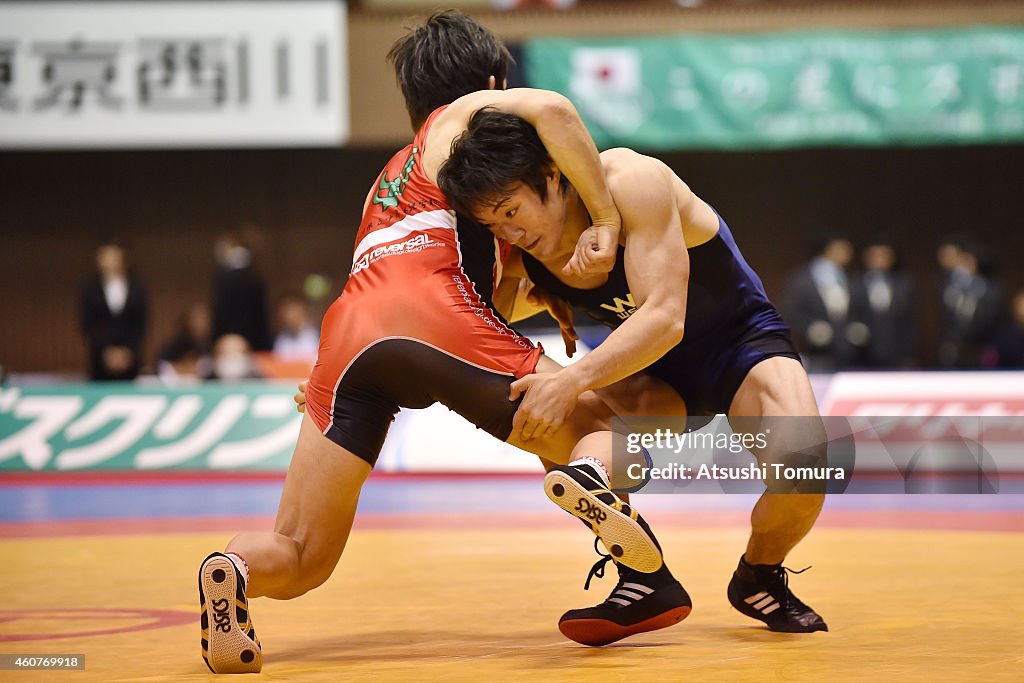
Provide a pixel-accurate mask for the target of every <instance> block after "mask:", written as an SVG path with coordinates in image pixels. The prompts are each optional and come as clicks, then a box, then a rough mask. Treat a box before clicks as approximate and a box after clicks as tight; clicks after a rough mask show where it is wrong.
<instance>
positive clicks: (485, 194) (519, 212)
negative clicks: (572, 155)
mask: <svg viewBox="0 0 1024 683" xmlns="http://www.w3.org/2000/svg"><path fill="white" fill-rule="evenodd" d="M437 181H438V186H439V187H440V188H441V191H442V192H444V194H445V196H446V197H447V198H448V201H449V202H450V203H451V205H452V208H454V209H455V210H456V211H457V212H459V213H461V214H463V215H466V216H472V217H473V218H475V219H476V220H477V222H479V223H480V224H481V225H483V226H484V227H486V228H488V229H489V230H490V231H491V232H493V233H494V234H495V235H497V236H498V237H500V238H502V239H504V240H506V241H507V242H509V243H511V244H514V245H515V246H517V247H519V248H520V249H523V250H524V251H527V252H529V253H530V254H532V255H534V256H536V257H537V258H540V259H544V258H549V257H553V256H555V255H557V254H559V253H561V252H562V251H564V250H565V246H566V245H565V244H563V242H568V244H569V245H570V247H571V246H573V245H575V238H573V239H571V240H568V239H563V238H564V237H566V236H565V234H564V233H565V225H566V219H567V217H568V211H569V205H570V202H571V201H574V199H575V197H576V194H575V190H573V188H572V187H571V186H570V185H569V183H568V181H567V180H566V179H565V176H563V175H562V174H561V172H560V171H559V170H558V167H556V166H555V164H554V163H553V162H552V161H551V158H550V157H549V156H548V152H547V150H546V149H545V148H544V144H543V143H542V142H541V140H540V138H539V137H538V135H537V131H536V130H534V128H533V126H531V125H530V124H529V123H527V122H526V121H525V120H523V119H521V118H519V117H518V116H514V115H512V114H504V113H501V112H497V111H495V110H493V109H486V108H485V109H481V110H480V111H478V112H476V113H475V114H473V116H472V118H470V120H469V125H468V126H467V127H466V131H465V132H464V133H463V134H462V135H460V136H459V137H458V138H457V139H456V140H455V142H454V143H453V144H452V150H451V154H450V155H449V157H448V161H447V162H446V163H445V164H444V165H443V166H442V167H441V169H440V171H439V172H438V177H437ZM569 252H570V253H571V248H570V249H569Z"/></svg>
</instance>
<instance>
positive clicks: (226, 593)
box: [199, 553, 263, 674]
mask: <svg viewBox="0 0 1024 683" xmlns="http://www.w3.org/2000/svg"><path fill="white" fill-rule="evenodd" d="M199 604H200V606H201V607H200V609H201V610H202V614H201V616H200V619H199V623H200V625H201V626H202V632H203V637H202V646H203V660H204V661H205V662H206V666H208V667H209V668H210V671H212V672H213V673H215V674H245V673H259V671H260V669H262V668H263V651H262V650H261V649H260V640H259V638H257V637H256V630H255V629H254V628H253V626H252V622H251V621H250V619H249V603H248V601H247V600H246V597H245V580H244V579H243V578H242V576H241V575H240V574H239V573H238V570H237V569H236V567H235V565H234V563H233V562H232V561H231V560H230V559H229V558H228V556H227V555H224V554H223V553H213V554H212V555H210V556H209V557H207V558H206V559H205V560H204V561H203V564H202V566H201V567H200V568H199ZM211 624H212V628H211Z"/></svg>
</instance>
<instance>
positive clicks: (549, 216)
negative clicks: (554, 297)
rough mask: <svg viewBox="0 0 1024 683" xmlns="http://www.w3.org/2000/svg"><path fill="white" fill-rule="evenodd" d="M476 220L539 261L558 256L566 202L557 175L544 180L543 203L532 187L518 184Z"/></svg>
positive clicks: (479, 209)
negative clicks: (545, 190) (544, 194)
mask: <svg viewBox="0 0 1024 683" xmlns="http://www.w3.org/2000/svg"><path fill="white" fill-rule="evenodd" d="M475 218H476V219H477V221H479V222H480V224H481V225H483V226H484V227H486V228H487V229H489V230H490V231H491V232H492V233H494V234H495V235H497V236H498V237H500V238H502V239H503V240H505V241H506V242H508V243H510V244H513V245H515V246H517V247H519V248H520V249H522V250H523V251H526V252H528V253H529V254H531V255H532V256H534V257H536V258H538V259H542V260H543V259H545V258H551V257H554V256H557V255H558V254H559V251H560V249H561V242H562V233H563V231H564V229H565V219H566V201H565V197H564V196H563V194H562V192H561V191H560V188H559V183H558V177H557V173H556V174H555V175H553V176H551V177H550V178H549V179H548V181H547V197H546V198H545V199H544V200H542V199H541V198H540V196H539V195H538V194H537V193H536V192H535V191H534V190H533V188H531V187H529V186H527V185H523V184H519V185H516V186H515V187H513V189H512V192H510V193H509V194H508V195H507V196H503V197H501V198H499V199H498V200H497V201H496V202H495V203H494V204H490V205H487V206H481V207H479V208H478V209H477V211H476V216H475Z"/></svg>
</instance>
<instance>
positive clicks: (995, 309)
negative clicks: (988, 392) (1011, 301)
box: [938, 244, 1003, 368]
mask: <svg viewBox="0 0 1024 683" xmlns="http://www.w3.org/2000/svg"><path fill="white" fill-rule="evenodd" d="M992 270H993V268H992V261H991V254H990V253H989V252H988V251H987V250H986V249H985V248H984V247H982V246H981V245H978V244H966V245H964V246H963V247H962V248H961V249H960V251H959V253H958V255H957V257H956V259H955V264H954V267H953V268H952V270H951V271H950V272H949V274H948V276H946V278H945V285H944V287H943V289H942V292H941V294H942V301H941V308H940V311H941V322H940V329H939V348H938V361H939V365H940V366H941V367H946V368H976V367H980V366H981V350H982V349H983V348H985V347H988V346H990V345H991V343H992V341H993V337H994V335H995V333H996V330H997V328H998V326H999V321H1000V313H1001V309H1002V305H1003V295H1002V291H1001V290H1000V287H999V285H998V283H997V282H996V281H995V279H993V277H992Z"/></svg>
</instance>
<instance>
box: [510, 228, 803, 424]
mask: <svg viewBox="0 0 1024 683" xmlns="http://www.w3.org/2000/svg"><path fill="white" fill-rule="evenodd" d="M718 222H719V227H718V234H717V235H715V236H714V237H713V238H711V239H710V240H708V241H707V242H705V243H704V244H701V245H698V246H696V247H693V248H692V249H687V252H688V254H689V256H690V278H689V289H688V292H687V299H686V321H685V326H684V336H683V340H682V341H681V342H680V343H679V344H678V345H676V346H675V347H673V348H672V349H670V350H669V351H668V353H666V354H665V355H664V356H662V358H661V359H659V360H658V361H656V362H655V363H653V364H652V365H651V366H649V367H648V368H647V372H649V373H651V374H653V375H655V376H657V377H659V378H661V379H663V380H664V381H666V382H668V383H669V384H670V385H672V387H673V388H675V390H676V391H678V392H679V395H680V396H681V397H682V398H683V400H684V401H686V406H687V410H688V411H689V412H690V414H708V415H710V414H715V413H724V412H727V411H728V409H729V404H730V403H731V402H732V397H733V396H734V395H735V393H736V391H737V390H738V389H739V387H740V384H742V382H743V379H744V378H745V377H746V375H747V373H748V372H749V371H750V369H751V368H752V367H754V366H755V365H757V364H758V363H759V362H761V361H762V360H764V359H765V358H770V357H772V356H785V357H788V358H796V359H799V356H798V355H797V353H796V350H795V349H794V347H793V343H792V341H791V339H790V336H789V327H788V326H787V325H786V323H785V322H784V321H783V320H782V317H781V316H780V315H779V312H778V311H777V310H776V309H775V306H774V305H772V303H771V301H769V299H768V295H767V294H765V291H764V286H763V285H762V284H761V279H760V278H759V277H758V276H757V273H755V272H754V271H753V269H752V268H751V267H750V266H749V265H748V264H747V262H746V260H744V258H743V255H742V254H741V253H740V250H739V248H738V247H737V246H736V241H735V240H734V239H733V236H732V232H731V231H730V230H729V226H727V225H726V224H725V221H724V220H722V218H721V217H719V219H718ZM624 252H625V250H624V248H623V247H621V246H620V247H619V252H618V257H617V259H616V262H615V267H614V268H613V269H612V271H611V272H610V273H609V274H608V281H607V282H606V283H605V284H603V285H601V286H600V287H596V288H594V289H575V288H573V287H570V286H568V285H566V284H565V283H563V282H562V281H561V280H559V279H558V278H557V277H555V276H554V275H553V274H552V273H551V272H549V271H548V270H547V269H546V268H545V267H544V266H543V264H541V263H540V262H539V261H537V260H536V259H534V258H533V257H532V256H530V255H529V254H527V253H525V252H524V253H523V264H524V266H525V267H526V271H527V273H529V275H530V279H531V280H532V281H533V282H534V283H535V284H537V285H539V286H540V287H542V288H544V289H546V290H548V291H549V292H551V293H552V294H556V295H558V296H560V297H562V298H563V299H565V300H566V301H567V302H569V303H570V304H572V305H573V306H576V307H579V308H581V309H583V310H584V311H586V312H587V314H588V315H590V316H591V317H592V318H594V319H595V320H597V321H598V322H600V323H601V324H603V325H605V326H607V327H609V328H611V329H615V328H616V327H618V326H619V325H621V324H622V322H623V321H624V320H626V319H627V318H628V317H629V316H630V315H632V314H633V313H634V312H635V311H636V304H635V302H634V300H633V297H632V295H631V294H630V291H629V283H628V282H627V281H626V271H625V267H624V265H623V254H624Z"/></svg>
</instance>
